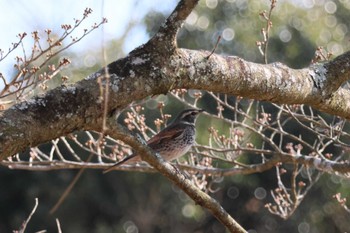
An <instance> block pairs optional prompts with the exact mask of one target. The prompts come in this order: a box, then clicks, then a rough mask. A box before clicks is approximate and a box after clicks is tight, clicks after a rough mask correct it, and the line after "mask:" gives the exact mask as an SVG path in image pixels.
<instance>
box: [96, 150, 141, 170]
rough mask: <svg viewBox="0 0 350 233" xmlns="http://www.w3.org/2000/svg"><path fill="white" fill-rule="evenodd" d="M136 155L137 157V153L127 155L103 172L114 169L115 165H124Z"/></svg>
mask: <svg viewBox="0 0 350 233" xmlns="http://www.w3.org/2000/svg"><path fill="white" fill-rule="evenodd" d="M135 157H136V155H135V154H133V155H130V156H128V157H126V158H124V159H122V160H120V161H119V162H117V163H115V164H113V165H112V166H110V167H109V168H107V169H105V170H104V171H103V172H102V173H103V174H106V173H107V172H110V171H112V170H114V168H115V167H118V166H120V165H122V164H124V163H126V162H128V161H129V160H131V159H133V158H135Z"/></svg>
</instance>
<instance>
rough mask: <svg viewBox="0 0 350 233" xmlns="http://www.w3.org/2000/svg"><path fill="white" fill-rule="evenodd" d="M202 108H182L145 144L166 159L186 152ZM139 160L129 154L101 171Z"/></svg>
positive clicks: (135, 155) (134, 155)
mask: <svg viewBox="0 0 350 233" xmlns="http://www.w3.org/2000/svg"><path fill="white" fill-rule="evenodd" d="M203 111H204V110H203V109H193V108H191V109H186V110H183V111H182V112H181V113H180V114H179V115H178V116H177V117H176V118H175V120H174V121H172V122H171V123H170V124H169V125H168V126H167V127H165V128H164V129H163V130H161V131H160V132H159V133H157V134H156V135H154V136H153V137H152V138H151V139H149V140H148V141H147V145H148V146H149V147H150V148H151V149H152V150H153V151H154V152H156V153H159V154H160V155H161V156H162V157H163V159H165V160H166V161H172V160H174V159H177V158H179V157H181V156H182V155H184V154H186V152H187V151H188V150H189V149H190V148H191V146H192V145H193V144H194V143H195V135H196V128H195V121H196V118H197V116H198V114H199V113H201V112H203ZM138 161H141V157H140V155H138V154H135V153H134V154H131V155H130V156H128V157H126V158H124V159H123V160H121V161H119V162H117V163H115V164H113V165H112V166H110V167H109V168H107V169H106V170H104V171H103V173H107V172H110V171H112V170H114V168H115V167H117V166H119V165H122V164H125V163H127V164H130V163H135V162H138Z"/></svg>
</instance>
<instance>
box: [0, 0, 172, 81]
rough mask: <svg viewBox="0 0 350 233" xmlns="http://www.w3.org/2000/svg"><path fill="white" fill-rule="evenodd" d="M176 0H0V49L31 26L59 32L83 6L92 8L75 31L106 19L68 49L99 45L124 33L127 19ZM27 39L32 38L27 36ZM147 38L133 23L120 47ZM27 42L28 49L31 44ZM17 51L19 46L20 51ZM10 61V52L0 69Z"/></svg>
mask: <svg viewBox="0 0 350 233" xmlns="http://www.w3.org/2000/svg"><path fill="white" fill-rule="evenodd" d="M176 2H177V1H175V0H84V1H72V0H60V1H56V0H48V1H47V0H30V1H28V0H15V1H10V0H0V15H1V17H0V35H1V36H0V49H2V50H3V51H8V49H9V48H10V47H11V43H13V42H16V41H17V40H18V39H17V37H16V35H17V34H18V33H22V32H27V34H30V32H32V31H34V30H38V31H44V30H45V29H51V30H52V31H53V32H54V33H57V34H60V33H62V30H61V28H60V26H61V24H63V23H66V24H73V22H74V20H73V18H76V19H78V18H81V17H82V14H83V12H84V9H85V8H86V7H89V8H91V9H92V10H93V13H92V15H90V16H89V18H88V20H87V21H86V22H85V24H83V26H82V27H81V28H80V29H78V32H82V30H83V29H84V28H90V26H91V25H93V24H94V23H95V22H100V20H101V19H102V17H105V18H107V20H108V23H107V24H105V25H104V26H103V28H101V29H98V30H99V31H95V32H93V33H92V34H90V35H88V36H87V37H85V38H84V39H83V40H82V41H81V42H79V43H77V44H76V45H74V46H73V47H72V48H71V49H70V51H73V52H79V51H81V50H84V49H87V48H89V49H90V48H92V49H93V48H96V49H99V48H101V45H102V44H103V43H104V41H108V40H112V39H117V38H118V37H120V36H121V35H123V33H124V32H125V29H126V27H127V25H128V23H129V22H130V20H132V21H134V22H135V23H138V22H140V20H141V19H142V18H143V17H144V16H145V14H146V13H147V12H149V11H150V10H158V11H168V12H170V11H171V10H172V9H173V8H174V6H175V4H176ZM27 37H30V35H28V36H27ZM26 40H27V41H28V42H29V41H31V40H29V38H27V39H26ZM146 41H147V36H146V33H145V28H144V27H142V26H138V27H135V29H134V30H132V31H131V32H130V35H129V36H128V38H127V40H126V43H125V44H124V46H123V50H124V52H125V53H128V52H129V51H131V50H132V49H133V48H135V47H137V46H139V45H141V44H143V43H144V42H146ZM27 46H28V47H29V49H30V45H29V44H28V45H27ZM20 52H21V51H20V50H18V53H19V54H20ZM13 63H14V57H13V56H12V57H10V56H9V57H8V58H6V59H5V60H4V61H2V62H0V72H1V73H3V74H4V75H6V74H8V71H9V70H10V68H11V67H10V66H12V64H13Z"/></svg>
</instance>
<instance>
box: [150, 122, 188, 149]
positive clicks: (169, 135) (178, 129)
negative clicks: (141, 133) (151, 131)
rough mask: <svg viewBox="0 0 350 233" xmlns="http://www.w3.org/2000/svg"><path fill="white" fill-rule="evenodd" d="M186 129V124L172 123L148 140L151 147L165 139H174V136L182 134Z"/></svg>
mask: <svg viewBox="0 0 350 233" xmlns="http://www.w3.org/2000/svg"><path fill="white" fill-rule="evenodd" d="M183 131H184V126H182V125H171V126H170V127H166V128H164V129H163V130H162V131H160V132H159V133H158V134H156V135H154V136H153V137H152V138H151V139H150V140H148V141H147V144H148V146H149V147H151V148H153V146H154V145H158V144H159V143H160V142H161V141H164V140H173V139H174V138H176V137H178V136H180V135H181V134H182V133H183Z"/></svg>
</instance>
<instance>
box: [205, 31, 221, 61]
mask: <svg viewBox="0 0 350 233" xmlns="http://www.w3.org/2000/svg"><path fill="white" fill-rule="evenodd" d="M220 40H221V35H220V36H218V39H217V40H216V43H215V45H214V48H213V50H212V51H211V53H210V54H209V55H208V56H207V57H206V59H209V58H210V56H211V55H213V53H214V52H215V50H216V48H217V47H218V44H219V42H220Z"/></svg>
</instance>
